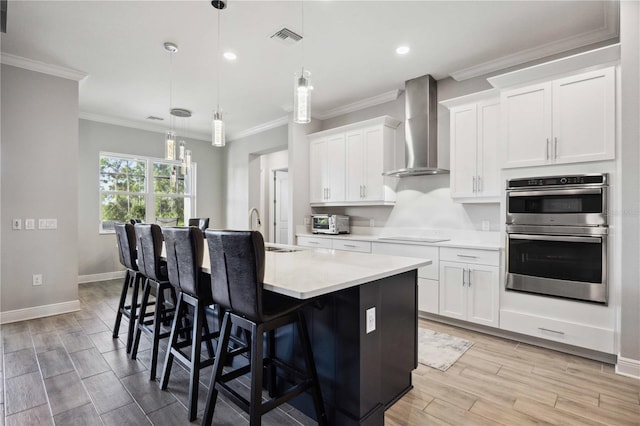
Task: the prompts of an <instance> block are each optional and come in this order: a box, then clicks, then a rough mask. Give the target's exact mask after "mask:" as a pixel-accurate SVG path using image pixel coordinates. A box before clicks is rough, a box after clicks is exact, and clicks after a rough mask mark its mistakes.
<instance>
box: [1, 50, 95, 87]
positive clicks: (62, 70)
mask: <svg viewBox="0 0 640 426" xmlns="http://www.w3.org/2000/svg"><path fill="white" fill-rule="evenodd" d="M0 60H1V61H2V63H3V64H5V65H11V66H12V67H18V68H23V69H26V70H29V71H35V72H39V73H42V74H48V75H52V76H54V77H61V78H66V79H68V80H75V81H82V80H84V79H85V78H86V77H87V76H88V75H89V74H87V73H86V72H83V71H78V70H74V69H72V68H66V67H62V66H60V65H52V64H47V63H45V62H40V61H36V60H34V59H29V58H23V57H22V56H16V55H12V54H10V53H4V52H2V54H1V55H0Z"/></svg>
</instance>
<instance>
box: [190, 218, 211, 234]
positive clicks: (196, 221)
mask: <svg viewBox="0 0 640 426" xmlns="http://www.w3.org/2000/svg"><path fill="white" fill-rule="evenodd" d="M189 226H197V227H198V228H200V230H201V231H202V232H204V231H206V229H207V228H208V227H209V218H208V217H192V218H191V219H189Z"/></svg>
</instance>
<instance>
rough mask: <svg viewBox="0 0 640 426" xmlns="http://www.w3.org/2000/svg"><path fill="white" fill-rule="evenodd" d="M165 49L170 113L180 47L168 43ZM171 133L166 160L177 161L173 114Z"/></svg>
mask: <svg viewBox="0 0 640 426" xmlns="http://www.w3.org/2000/svg"><path fill="white" fill-rule="evenodd" d="M164 49H165V50H166V51H167V52H169V58H170V59H169V112H171V111H172V107H173V54H174V53H176V52H177V51H178V45H177V44H175V43H172V42H170V41H167V42H165V43H164ZM169 120H170V124H169V131H168V132H167V135H166V136H165V139H164V158H165V160H175V159H176V132H175V131H174V130H173V114H172V115H171V117H170V118H169Z"/></svg>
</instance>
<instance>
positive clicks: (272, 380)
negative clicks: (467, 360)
mask: <svg viewBox="0 0 640 426" xmlns="http://www.w3.org/2000/svg"><path fill="white" fill-rule="evenodd" d="M267 356H268V357H269V359H274V358H275V357H276V332H275V330H270V331H269V332H268V333H267ZM267 386H268V389H269V396H270V397H271V398H273V397H274V396H275V394H276V366H275V364H274V363H273V362H272V363H270V365H269V366H268V367H267Z"/></svg>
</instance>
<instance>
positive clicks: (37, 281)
mask: <svg viewBox="0 0 640 426" xmlns="http://www.w3.org/2000/svg"><path fill="white" fill-rule="evenodd" d="M33 285H42V274H33Z"/></svg>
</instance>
